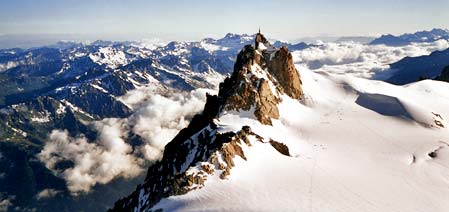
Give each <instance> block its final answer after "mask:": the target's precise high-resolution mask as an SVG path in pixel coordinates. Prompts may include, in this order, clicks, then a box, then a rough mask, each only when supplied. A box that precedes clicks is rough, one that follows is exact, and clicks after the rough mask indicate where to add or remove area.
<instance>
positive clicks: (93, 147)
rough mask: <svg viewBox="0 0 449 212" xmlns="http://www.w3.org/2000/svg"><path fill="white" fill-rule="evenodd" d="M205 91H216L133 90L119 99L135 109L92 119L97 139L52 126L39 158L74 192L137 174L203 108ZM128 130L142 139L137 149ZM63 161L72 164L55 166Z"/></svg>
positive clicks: (156, 158)
mask: <svg viewBox="0 0 449 212" xmlns="http://www.w3.org/2000/svg"><path fill="white" fill-rule="evenodd" d="M206 92H209V93H214V91H213V90H207V89H197V90H194V91H192V92H190V93H175V92H172V93H169V94H167V95H166V96H162V95H159V94H155V90H153V89H147V88H141V89H136V90H134V91H132V92H130V93H128V94H127V95H126V96H124V97H123V98H122V99H121V100H122V101H123V102H124V103H126V104H127V105H130V107H132V108H134V113H133V114H132V115H131V116H130V117H128V118H125V119H117V118H108V119H103V120H101V121H96V122H93V123H92V126H93V127H94V128H95V130H97V132H98V137H97V139H96V141H89V140H88V139H87V138H86V137H84V136H83V135H80V136H78V137H75V138H74V137H71V136H70V135H69V134H68V132H67V131H64V130H53V131H52V132H51V133H50V135H49V140H48V142H47V143H46V145H45V147H44V149H43V150H42V151H41V152H40V153H39V154H38V158H39V159H40V160H41V161H42V162H43V163H45V165H46V167H47V168H49V169H50V170H52V171H54V172H55V173H56V174H57V175H58V176H61V177H63V178H64V179H65V180H66V181H67V185H68V189H69V190H70V191H71V192H72V193H73V194H74V195H76V194H79V193H82V192H89V191H90V189H91V188H92V186H94V185H96V184H97V183H100V184H105V183H108V182H110V181H111V180H113V179H114V178H117V177H123V178H133V177H136V176H138V175H139V174H141V173H142V172H143V171H144V168H145V164H148V163H153V162H155V161H157V160H159V159H160V158H161V157H162V153H163V150H164V147H165V145H166V144H167V143H168V142H169V141H170V140H171V139H173V138H174V136H176V134H177V133H178V131H179V130H181V129H182V128H184V127H186V126H187V124H188V120H189V119H190V118H191V117H193V115H195V114H196V113H198V112H200V111H202V109H203V107H204V103H205V101H206ZM130 133H133V134H136V135H139V136H140V137H142V139H143V141H144V142H143V144H141V145H139V146H135V147H133V146H132V145H131V144H129V142H128V140H129V139H128V136H129V135H130ZM67 161H71V163H73V164H72V166H70V168H65V169H62V170H61V169H59V167H58V164H59V163H63V162H67Z"/></svg>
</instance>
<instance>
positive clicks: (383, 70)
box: [293, 40, 449, 79]
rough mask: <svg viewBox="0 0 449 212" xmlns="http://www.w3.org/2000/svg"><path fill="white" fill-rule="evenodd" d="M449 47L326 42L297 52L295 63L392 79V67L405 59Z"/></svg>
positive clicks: (444, 44) (442, 43)
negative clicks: (389, 75)
mask: <svg viewBox="0 0 449 212" xmlns="http://www.w3.org/2000/svg"><path fill="white" fill-rule="evenodd" d="M447 48H449V41H447V40H438V41H436V42H433V43H419V44H418V43H417V44H412V45H408V46H403V47H390V46H385V45H364V44H360V43H354V42H345V43H323V44H322V45H320V46H318V47H311V48H308V49H305V50H302V51H296V52H294V53H293V56H294V61H295V62H296V63H298V64H301V65H306V66H307V67H308V68H310V69H313V70H320V71H326V72H329V73H335V74H352V75H354V76H356V77H363V78H373V77H374V78H380V79H383V78H384V77H387V76H388V74H389V73H388V72H389V71H390V70H389V68H390V67H389V64H391V63H394V62H397V61H399V60H401V59H402V58H404V57H416V56H421V55H428V54H430V53H431V52H434V51H437V50H444V49H447Z"/></svg>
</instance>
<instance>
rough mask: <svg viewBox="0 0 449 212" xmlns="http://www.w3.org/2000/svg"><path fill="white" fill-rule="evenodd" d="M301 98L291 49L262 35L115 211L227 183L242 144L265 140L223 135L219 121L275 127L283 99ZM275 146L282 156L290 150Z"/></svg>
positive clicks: (249, 135) (244, 134)
mask: <svg viewBox="0 0 449 212" xmlns="http://www.w3.org/2000/svg"><path fill="white" fill-rule="evenodd" d="M284 95H286V96H289V97H290V98H293V99H298V100H299V99H301V98H302V90H301V80H300V75H299V72H298V71H297V70H296V68H295V66H294V64H293V60H292V55H291V54H290V52H289V51H288V49H287V48H286V47H282V48H281V49H276V48H275V47H273V46H272V45H271V44H270V43H269V42H268V40H267V39H266V38H265V37H264V36H263V35H262V34H261V33H258V34H257V36H256V42H255V46H252V45H247V46H245V47H244V48H243V49H242V50H241V51H240V53H239V54H238V56H237V60H236V63H235V65H234V72H233V73H232V75H231V76H230V77H228V78H226V79H225V80H224V82H222V83H220V90H219V93H218V95H213V96H212V95H207V101H206V104H205V106H204V110H203V112H202V113H201V114H197V115H196V116H194V117H193V119H192V120H191V122H190V123H189V126H188V127H187V128H184V129H183V130H181V131H180V132H179V133H178V135H177V136H176V137H175V138H174V139H173V140H172V141H171V142H170V143H168V144H167V145H166V147H165V150H164V155H163V158H162V160H161V161H159V162H157V163H156V164H154V165H153V166H151V167H150V168H149V170H148V174H147V177H146V179H145V182H144V183H143V184H142V185H139V186H138V187H137V189H136V191H135V192H133V193H132V194H131V195H130V196H128V197H127V198H124V199H121V200H119V201H118V202H116V204H115V206H114V208H113V209H111V210H110V211H111V212H112V211H142V210H144V209H145V210H147V209H150V208H151V207H153V206H154V205H155V204H156V203H157V202H159V201H160V200H161V199H162V198H165V197H168V196H172V195H180V194H184V193H187V192H188V191H190V190H193V189H197V188H202V187H203V186H204V181H205V180H207V177H208V176H210V175H212V174H213V173H214V172H216V171H217V172H220V178H222V179H226V178H227V176H228V175H229V174H230V170H231V169H232V167H233V166H234V162H233V158H234V157H236V156H239V157H241V158H242V159H244V160H246V157H245V154H244V152H243V150H242V148H241V145H245V144H246V145H247V146H251V144H250V142H249V138H252V139H253V140H254V139H255V140H259V141H262V139H263V138H262V137H260V136H258V135H257V134H255V133H253V132H252V131H251V129H250V127H248V126H244V127H243V128H242V129H241V130H240V131H238V132H232V131H231V132H226V133H223V132H218V130H217V128H218V126H217V124H216V123H217V119H218V118H219V116H220V114H222V113H225V112H227V111H242V110H243V111H251V110H252V109H254V115H255V117H256V118H257V119H258V120H259V121H260V122H261V123H262V124H267V125H271V124H272V119H277V118H279V109H278V107H277V106H278V104H279V103H280V102H281V101H282V98H284V97H285V96H284ZM270 144H271V145H272V146H273V147H274V148H275V149H276V150H277V151H279V152H281V153H282V154H285V155H288V154H289V153H288V148H287V147H286V146H285V145H284V146H283V144H281V143H278V142H276V141H270Z"/></svg>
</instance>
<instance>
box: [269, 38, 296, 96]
mask: <svg viewBox="0 0 449 212" xmlns="http://www.w3.org/2000/svg"><path fill="white" fill-rule="evenodd" d="M268 71H269V72H270V73H271V74H272V75H273V76H274V77H275V78H276V79H277V81H278V82H279V84H280V85H281V87H282V88H283V90H284V92H285V93H286V94H287V95H289V96H290V97H292V98H293V99H300V98H301V97H302V95H303V93H302V89H301V84H302V82H301V77H300V75H299V72H298V71H297V70H296V68H295V65H294V63H293V57H292V54H291V53H290V52H289V51H288V49H287V48H286V47H285V46H282V47H281V49H280V50H279V51H277V52H276V53H275V55H274V58H273V59H272V60H271V61H270V63H268Z"/></svg>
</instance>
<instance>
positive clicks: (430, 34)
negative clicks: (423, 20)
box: [370, 29, 449, 46]
mask: <svg viewBox="0 0 449 212" xmlns="http://www.w3.org/2000/svg"><path fill="white" fill-rule="evenodd" d="M440 39H449V30H447V29H432V30H430V31H419V32H415V33H413V34H410V33H407V34H402V35H399V36H395V35H391V34H388V35H382V36H381V37H379V38H376V39H374V40H373V41H371V42H370V44H371V45H379V44H383V45H387V46H405V45H409V44H411V43H424V42H435V41H437V40H440Z"/></svg>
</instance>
